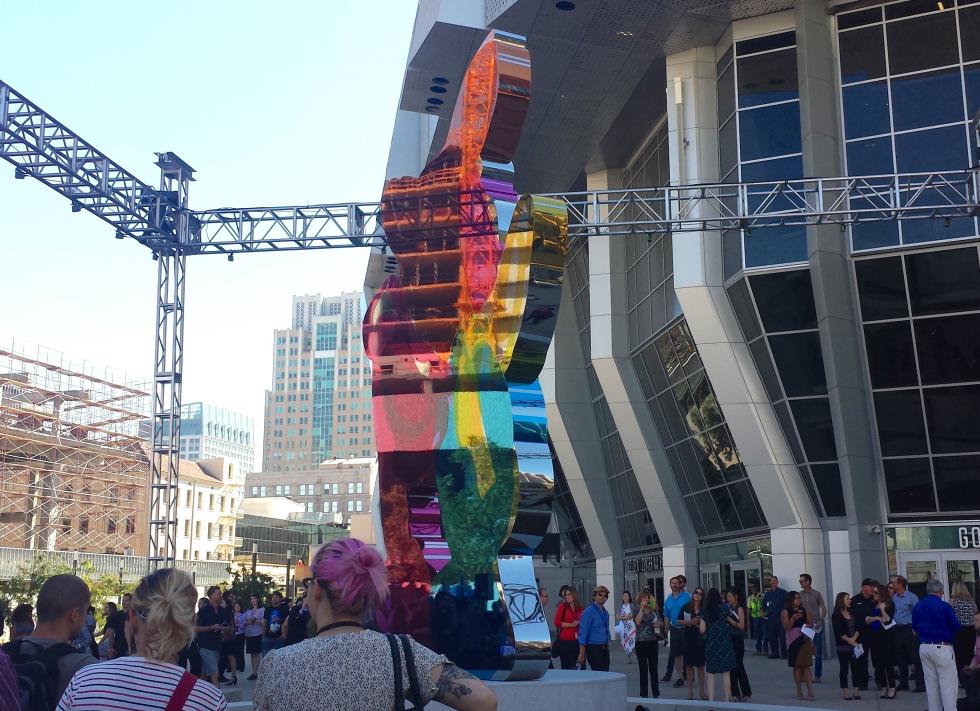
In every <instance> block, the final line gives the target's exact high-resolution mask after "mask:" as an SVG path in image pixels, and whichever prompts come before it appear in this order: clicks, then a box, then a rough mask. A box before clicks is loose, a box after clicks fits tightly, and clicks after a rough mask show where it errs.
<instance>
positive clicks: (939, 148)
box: [895, 126, 970, 173]
mask: <svg viewBox="0 0 980 711" xmlns="http://www.w3.org/2000/svg"><path fill="white" fill-rule="evenodd" d="M895 165H896V168H897V170H898V172H899V173H928V172H931V171H943V170H964V169H966V168H968V167H969V165H970V153H969V151H968V150H967V144H966V133H965V132H964V130H963V126H946V127H945V128H933V129H929V130H928V131H913V132H912V133H900V134H897V135H896V136H895Z"/></svg>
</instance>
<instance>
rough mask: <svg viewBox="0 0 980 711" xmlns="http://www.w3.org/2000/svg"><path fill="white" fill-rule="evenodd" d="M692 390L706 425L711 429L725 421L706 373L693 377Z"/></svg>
mask: <svg viewBox="0 0 980 711" xmlns="http://www.w3.org/2000/svg"><path fill="white" fill-rule="evenodd" d="M691 392H692V393H693V394H694V401H695V403H696V404H697V406H698V411H699V412H700V413H701V420H702V421H703V422H704V426H705V427H706V428H708V429H711V428H712V427H717V426H718V425H720V424H721V423H722V422H723V421H724V417H723V415H722V412H721V406H720V405H719V404H718V399H717V398H716V397H715V391H714V390H713V389H712V387H711V382H710V381H709V380H708V376H707V374H706V373H701V374H700V375H698V376H697V377H696V378H694V379H692V387H691Z"/></svg>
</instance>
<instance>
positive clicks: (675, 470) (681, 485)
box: [666, 447, 691, 494]
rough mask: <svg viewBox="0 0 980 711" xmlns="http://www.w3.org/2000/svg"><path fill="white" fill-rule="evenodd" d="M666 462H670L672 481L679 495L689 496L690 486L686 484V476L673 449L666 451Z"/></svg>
mask: <svg viewBox="0 0 980 711" xmlns="http://www.w3.org/2000/svg"><path fill="white" fill-rule="evenodd" d="M666 452H667V461H668V462H670V470H671V474H673V476H674V481H675V482H677V488H678V489H679V490H680V492H681V494H690V493H691V485H690V484H688V483H687V475H686V474H685V473H684V465H683V464H682V463H681V459H680V457H679V456H677V450H676V448H674V447H670V448H669V449H667V450H666Z"/></svg>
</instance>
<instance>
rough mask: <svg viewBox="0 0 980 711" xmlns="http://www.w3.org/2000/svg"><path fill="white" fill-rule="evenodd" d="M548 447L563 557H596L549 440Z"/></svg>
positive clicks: (575, 559)
mask: <svg viewBox="0 0 980 711" xmlns="http://www.w3.org/2000/svg"><path fill="white" fill-rule="evenodd" d="M548 448H549V449H550V450H551V459H552V461H553V462H554V466H555V503H554V511H555V523H556V524H557V528H558V535H559V538H560V541H561V559H562V560H563V561H565V562H570V563H582V562H586V561H590V560H594V559H595V554H594V553H593V552H592V544H591V543H590V542H589V534H588V532H587V531H586V530H585V525H584V524H583V523H582V517H581V516H580V515H579V512H578V507H577V506H576V505H575V499H574V497H573V496H572V492H571V491H570V490H569V488H568V480H567V479H566V478H565V471H564V470H563V469H562V468H561V461H560V460H559V459H558V454H557V453H556V452H555V448H554V445H553V444H552V443H551V440H550V439H549V440H548Z"/></svg>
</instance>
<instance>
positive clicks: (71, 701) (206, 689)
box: [57, 657, 228, 711]
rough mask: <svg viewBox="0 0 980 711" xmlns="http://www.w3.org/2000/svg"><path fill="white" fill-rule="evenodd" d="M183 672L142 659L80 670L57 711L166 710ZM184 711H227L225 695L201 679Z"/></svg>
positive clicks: (176, 668) (117, 660) (165, 664)
mask: <svg viewBox="0 0 980 711" xmlns="http://www.w3.org/2000/svg"><path fill="white" fill-rule="evenodd" d="M183 673H184V670H183V669H181V668H180V667H178V666H177V665H176V664H167V663H164V662H156V661H151V660H148V659H145V658H143V657H120V658H119V659H113V660H112V661H108V662H102V663H101V664H92V665H90V666H87V667H84V668H82V669H79V670H78V672H77V673H76V674H75V676H74V677H72V680H71V682H70V683H69V684H68V688H67V689H65V695H64V696H62V697H61V701H60V702H59V703H58V709H57V711H163V710H164V709H166V708H167V703H168V702H169V701H170V697H171V696H172V695H173V693H174V690H175V689H176V688H177V684H178V683H179V682H180V678H181V676H182V675H183ZM183 708H184V709H185V711H225V709H227V708H228V704H227V702H226V701H225V697H224V694H222V693H221V691H220V690H218V689H217V688H215V687H214V686H213V685H211V684H209V683H208V682H206V681H202V680H200V679H198V681H197V683H196V684H194V689H193V690H192V691H191V695H190V697H189V698H188V699H187V702H186V703H185V704H184V706H183Z"/></svg>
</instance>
